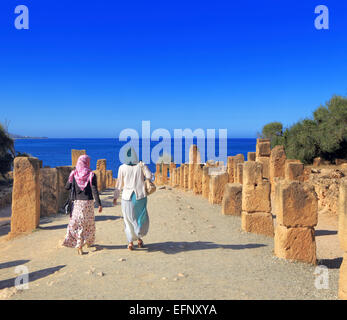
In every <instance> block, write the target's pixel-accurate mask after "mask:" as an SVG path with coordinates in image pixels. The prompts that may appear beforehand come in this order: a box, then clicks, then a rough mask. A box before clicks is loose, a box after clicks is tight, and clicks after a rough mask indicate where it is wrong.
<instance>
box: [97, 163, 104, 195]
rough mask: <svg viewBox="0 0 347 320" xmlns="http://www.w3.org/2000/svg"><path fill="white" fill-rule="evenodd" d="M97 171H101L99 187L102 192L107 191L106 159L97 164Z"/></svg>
mask: <svg viewBox="0 0 347 320" xmlns="http://www.w3.org/2000/svg"><path fill="white" fill-rule="evenodd" d="M96 170H99V171H100V178H99V179H98V186H99V189H100V191H103V190H105V189H106V159H99V160H97V162H96Z"/></svg>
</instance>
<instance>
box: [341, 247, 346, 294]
mask: <svg viewBox="0 0 347 320" xmlns="http://www.w3.org/2000/svg"><path fill="white" fill-rule="evenodd" d="M339 299H340V300H347V253H346V252H345V253H344V255H343V260H342V264H341V266H340V277H339Z"/></svg>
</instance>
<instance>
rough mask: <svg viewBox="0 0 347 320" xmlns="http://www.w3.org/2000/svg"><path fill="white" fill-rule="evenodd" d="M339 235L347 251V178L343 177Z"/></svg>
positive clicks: (343, 248) (339, 206) (339, 211)
mask: <svg viewBox="0 0 347 320" xmlns="http://www.w3.org/2000/svg"><path fill="white" fill-rule="evenodd" d="M338 236H339V240H340V246H341V248H342V250H343V251H345V252H347V180H346V179H343V180H341V183H340V189H339V198H338Z"/></svg>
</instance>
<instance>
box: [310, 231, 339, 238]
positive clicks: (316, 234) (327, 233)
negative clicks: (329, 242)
mask: <svg viewBox="0 0 347 320" xmlns="http://www.w3.org/2000/svg"><path fill="white" fill-rule="evenodd" d="M333 234H337V231H336V230H315V232H314V235H315V236H316V237H319V236H330V235H333Z"/></svg>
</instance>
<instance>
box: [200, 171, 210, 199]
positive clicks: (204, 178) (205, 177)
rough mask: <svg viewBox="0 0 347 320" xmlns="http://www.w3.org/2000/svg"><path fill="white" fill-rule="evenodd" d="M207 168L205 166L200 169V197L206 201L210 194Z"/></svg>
mask: <svg viewBox="0 0 347 320" xmlns="http://www.w3.org/2000/svg"><path fill="white" fill-rule="evenodd" d="M208 169H209V167H208V166H207V165H206V166H204V167H203V168H202V196H203V197H204V198H206V199H208V198H209V194H210V175H209V170H208Z"/></svg>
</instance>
